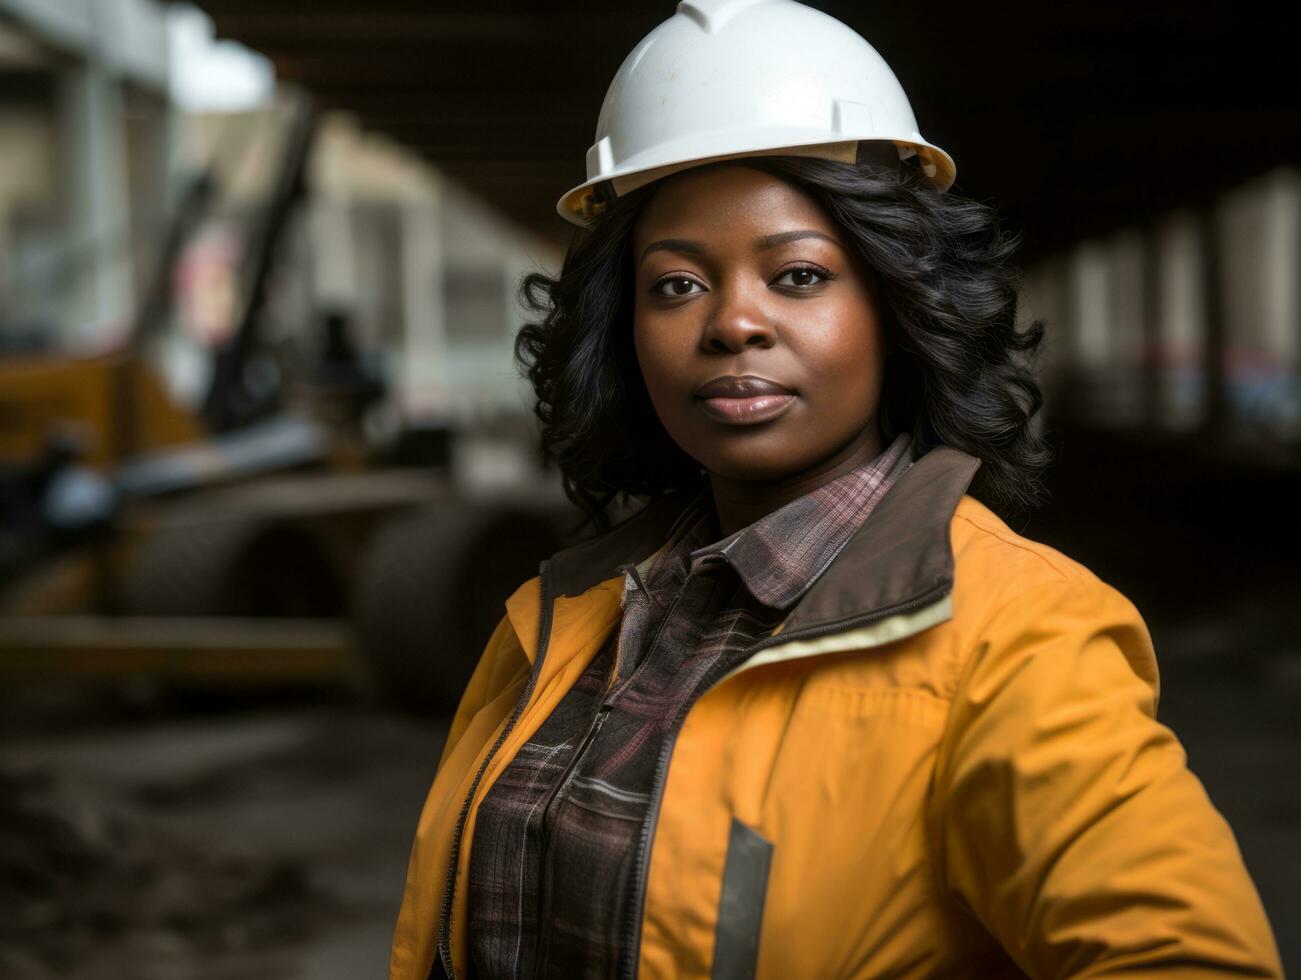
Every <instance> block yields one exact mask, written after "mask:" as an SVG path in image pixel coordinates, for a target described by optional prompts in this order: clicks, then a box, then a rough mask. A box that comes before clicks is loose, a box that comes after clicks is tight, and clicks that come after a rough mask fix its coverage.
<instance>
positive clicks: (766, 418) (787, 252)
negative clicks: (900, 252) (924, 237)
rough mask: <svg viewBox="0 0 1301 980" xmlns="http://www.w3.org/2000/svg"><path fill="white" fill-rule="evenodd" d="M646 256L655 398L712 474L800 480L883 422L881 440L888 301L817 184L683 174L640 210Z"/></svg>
mask: <svg viewBox="0 0 1301 980" xmlns="http://www.w3.org/2000/svg"><path fill="white" fill-rule="evenodd" d="M633 262H634V263H635V264H636V268H635V293H636V303H635V306H634V312H633V340H634V346H635V348H636V352H637V359H638V362H639V364H640V366H641V372H642V377H643V378H644V379H645V382H646V388H647V391H648V393H649V394H650V399H651V403H652V404H653V405H654V407H655V412H656V414H657V415H658V416H659V419H660V422H661V423H662V424H663V425H664V427H665V429H666V430H667V431H668V433H669V435H670V436H671V437H672V438H673V440H674V442H676V443H677V444H678V446H680V447H681V448H682V449H683V451H685V452H686V453H687V454H688V455H690V456H691V457H692V458H693V459H695V460H696V461H697V462H699V463H700V464H701V465H702V466H703V467H705V469H706V470H708V471H709V472H710V473H711V474H713V475H715V476H719V477H724V478H726V479H729V480H746V481H749V480H776V479H781V478H783V477H788V476H792V475H794V474H797V473H800V472H802V471H804V470H808V469H810V468H813V467H816V466H817V465H818V464H819V463H822V462H824V461H827V460H829V459H832V458H833V457H836V456H837V454H838V453H841V452H842V451H844V450H845V448H846V447H847V446H849V445H850V444H851V443H854V442H855V441H856V440H858V441H859V442H861V441H862V439H863V436H864V433H865V430H868V429H869V428H870V432H871V437H872V438H873V439H875V440H877V442H876V444H877V445H879V438H880V437H879V433H878V431H877V422H876V415H877V407H878V405H879V404H880V401H881V383H882V374H883V365H884V353H885V352H884V351H883V349H882V344H883V339H882V330H881V326H880V318H879V316H878V313H877V306H876V303H875V301H874V299H873V296H872V294H871V292H870V291H869V287H868V282H867V280H866V278H865V276H864V274H863V271H862V270H861V269H860V268H859V266H858V264H857V263H856V261H855V259H854V257H853V255H852V253H851V252H850V250H849V249H848V248H847V247H846V246H845V245H844V244H842V243H841V241H840V237H839V232H838V230H837V228H836V227H835V225H834V223H833V222H832V221H831V219H830V218H829V217H828V216H827V215H826V214H825V213H824V212H823V210H822V209H821V207H820V206H819V205H818V204H816V203H815V202H814V201H813V200H812V199H811V198H810V197H808V196H807V195H806V194H804V192H802V191H801V190H799V189H797V188H795V187H793V186H791V185H790V184H787V183H786V182H785V181H783V180H780V179H779V178H777V177H774V176H771V175H769V174H766V173H762V172H761V171H758V170H752V169H750V168H748V167H743V166H735V165H718V166H708V167H703V168H696V169H692V170H687V171H684V172H682V173H679V174H674V175H673V176H671V177H668V178H665V179H664V181H663V185H662V186H661V187H660V188H659V189H658V190H657V191H656V192H655V194H654V196H653V197H652V198H651V200H650V201H649V202H648V203H647V205H646V207H645V208H644V209H643V211H642V213H641V215H640V216H639V218H638V221H637V225H636V227H635V229H634V232H633ZM719 379H722V380H719ZM729 379H732V380H731V381H730V384H731V386H732V390H728V389H729ZM735 379H745V380H741V381H736V380H735ZM711 382H714V383H715V384H714V385H712V386H711V387H714V389H715V390H714V391H712V392H711V391H709V390H704V391H702V388H705V386H707V385H709V384H710V383H711ZM747 384H748V385H749V387H747ZM710 396H712V397H710Z"/></svg>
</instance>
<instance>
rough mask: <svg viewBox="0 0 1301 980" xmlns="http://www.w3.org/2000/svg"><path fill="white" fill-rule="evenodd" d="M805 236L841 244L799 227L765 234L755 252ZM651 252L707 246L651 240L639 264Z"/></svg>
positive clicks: (700, 250) (695, 251)
mask: <svg viewBox="0 0 1301 980" xmlns="http://www.w3.org/2000/svg"><path fill="white" fill-rule="evenodd" d="M804 238H821V239H822V240H823V241H828V242H831V244H833V245H837V246H839V245H840V242H838V241H837V240H836V239H834V238H832V237H831V236H830V235H827V234H824V233H823V232H820V231H814V230H813V229H812V228H799V229H796V230H795V231H781V232H778V233H777V234H775V235H764V236H763V237H762V238H756V239H755V240H754V245H753V248H754V251H755V252H766V251H768V250H769V249H772V248H776V247H777V246H778V245H789V244H790V243H791V242H798V241H800V240H801V239H804ZM651 252H683V253H685V254H687V255H704V254H705V246H704V244H703V243H702V242H696V241H692V240H691V239H689V238H663V239H661V240H660V241H658V242H651V243H650V244H649V245H647V246H646V248H645V249H643V251H642V253H641V258H640V259H638V260H637V264H638V265H641V263H643V262H645V261H646V256H648V255H650V254H651Z"/></svg>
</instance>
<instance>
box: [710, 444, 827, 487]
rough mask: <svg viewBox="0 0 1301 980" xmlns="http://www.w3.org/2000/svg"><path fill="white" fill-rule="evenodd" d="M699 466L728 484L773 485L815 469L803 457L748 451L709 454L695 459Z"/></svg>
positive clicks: (773, 452) (777, 452)
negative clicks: (772, 483) (762, 483)
mask: <svg viewBox="0 0 1301 980" xmlns="http://www.w3.org/2000/svg"><path fill="white" fill-rule="evenodd" d="M696 458H697V460H698V461H699V462H700V465H701V466H703V467H704V468H705V469H706V470H708V471H709V472H710V473H711V474H712V475H714V476H719V477H723V478H724V479H727V480H740V481H756V482H758V481H770V480H780V479H782V478H784V477H788V476H793V475H794V474H796V473H799V472H800V471H801V470H804V469H807V468H808V467H809V466H811V465H812V462H810V461H809V460H808V459H806V458H805V456H804V454H799V455H796V454H795V453H792V452H789V451H787V452H782V451H780V450H772V451H769V452H758V451H755V449H754V447H750V448H749V450H748V451H746V450H742V451H738V452H736V453H726V454H720V453H710V454H708V455H707V456H705V457H704V458H701V457H696Z"/></svg>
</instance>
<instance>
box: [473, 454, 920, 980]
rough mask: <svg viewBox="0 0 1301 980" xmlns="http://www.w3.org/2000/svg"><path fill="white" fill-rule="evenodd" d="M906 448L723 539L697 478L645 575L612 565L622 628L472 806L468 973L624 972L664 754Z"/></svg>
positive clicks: (882, 485)
mask: <svg viewBox="0 0 1301 980" xmlns="http://www.w3.org/2000/svg"><path fill="white" fill-rule="evenodd" d="M910 443H911V440H910V438H909V436H908V434H907V433H903V434H901V435H899V436H898V437H897V438H896V439H895V440H894V442H892V443H891V445H890V446H889V448H888V449H886V450H885V451H884V452H883V453H882V454H881V455H880V456H878V457H877V458H876V459H874V460H872V462H870V463H867V464H865V465H863V466H861V467H859V468H858V469H856V470H854V471H853V472H851V473H848V474H846V475H844V476H842V477H839V478H838V479H836V480H833V481H832V482H830V483H828V484H826V485H824V486H822V487H819V488H818V489H816V490H813V491H811V492H810V493H808V494H806V495H804V496H802V497H800V498H798V499H796V500H793V501H791V502H789V503H787V504H786V505H784V506H783V507H781V508H779V509H778V510H775V511H773V512H772V513H770V514H768V515H766V516H764V517H762V518H760V519H759V520H757V521H755V522H754V523H753V524H751V525H749V526H748V527H744V528H742V529H741V530H739V531H737V532H736V533H734V534H731V535H729V536H727V537H725V538H723V539H722V540H716V539H717V538H718V534H719V531H718V519H717V515H716V513H715V511H714V507H713V500H712V496H711V495H710V493H709V489H708V486H707V485H706V486H705V487H703V488H702V490H701V492H700V493H699V495H698V496H697V497H696V498H695V500H694V501H693V503H692V504H691V506H689V507H688V508H687V510H686V512H685V513H684V514H683V517H682V519H681V520H680V521H679V523H678V525H677V528H676V530H675V532H674V534H671V535H670V543H669V544H668V545H667V546H666V547H665V548H664V549H662V550H661V551H660V552H658V553H657V555H655V556H653V558H652V559H650V560H648V562H644V563H643V567H647V566H648V571H647V572H646V574H645V576H644V577H643V575H642V574H641V572H640V571H639V569H638V567H636V566H632V565H626V566H621V568H620V569H618V570H620V571H623V572H624V576H625V578H624V591H623V615H622V619H621V622H620V626H619V628H618V629H617V630H615V631H613V632H612V633H611V635H610V638H609V640H608V641H607V642H606V643H605V644H604V646H603V647H602V649H601V650H600V651H599V652H598V653H597V655H596V657H595V658H594V659H593V661H592V663H591V664H590V665H589V666H588V668H587V669H586V671H585V672H584V673H583V674H582V676H581V677H580V678H579V679H578V681H577V682H576V683H575V684H574V686H573V687H572V688H571V689H570V690H569V691H568V692H567V693H566V695H565V696H564V697H563V698H562V699H561V701H560V703H559V704H558V705H557V706H556V708H555V710H554V711H553V712H552V713H551V715H550V716H549V717H548V718H547V720H546V721H544V722H543V723H542V725H541V726H540V727H539V728H538V730H537V731H536V732H535V733H534V735H533V737H532V738H531V739H530V740H529V742H528V743H527V744H526V745H524V746H523V747H522V748H521V749H520V751H519V753H518V754H517V755H516V756H515V758H514V759H513V760H512V761H511V762H510V764H509V765H508V766H507V767H506V769H505V771H503V772H502V774H501V775H500V776H499V777H498V779H497V781H496V782H495V783H494V784H493V786H492V788H491V789H490V790H489V791H488V793H487V795H486V796H485V797H484V799H483V801H482V803H481V804H480V807H479V811H478V815H477V817H476V824H475V831H474V834H473V838H472V843H471V853H470V880H469V887H470V892H469V914H470V921H469V937H470V946H471V949H470V957H469V959H470V964H471V971H470V972H471V974H472V975H473V976H475V977H478V978H498V977H518V976H522V975H536V976H546V977H566V978H576V977H608V976H612V975H615V974H616V973H617V972H618V966H619V956H620V952H621V950H622V948H623V945H624V944H625V942H626V940H627V939H628V937H629V934H630V931H631V929H632V928H633V925H632V924H631V919H632V917H633V916H634V915H635V913H636V910H635V909H634V907H633V906H634V904H635V902H636V896H635V895H634V892H633V889H634V887H635V876H636V869H635V868H634V867H633V865H634V862H635V861H636V860H637V856H638V851H639V844H640V833H641V830H642V824H643V823H644V821H645V820H646V816H647V811H648V809H649V808H650V805H651V800H652V797H653V795H654V794H655V793H656V792H657V791H658V787H657V786H656V785H655V780H656V776H657V772H656V770H657V763H658V761H659V757H660V755H661V752H662V751H664V750H665V749H666V747H667V746H668V745H669V744H670V742H671V739H672V738H673V735H674V734H675V733H676V731H677V728H678V727H679V726H680V725H681V723H682V720H683V718H684V717H685V715H686V712H687V710H688V708H690V706H691V704H692V703H693V702H694V701H695V699H696V698H697V697H699V696H700V695H701V694H702V693H704V691H703V688H705V687H706V686H707V684H706V682H707V680H708V678H709V676H710V675H711V674H712V675H714V676H717V673H718V671H720V670H730V669H731V668H732V667H735V666H736V665H737V664H740V663H742V662H743V661H745V660H746V659H747V657H748V656H749V651H750V647H751V646H752V645H753V644H754V643H755V642H756V641H758V640H760V639H762V638H764V637H765V636H768V635H769V634H770V633H771V632H772V630H773V628H774V627H775V626H776V625H777V624H778V623H779V622H781V620H782V619H783V618H785V615H786V612H787V610H789V609H790V608H791V607H792V606H793V605H794V604H795V603H796V601H797V600H798V599H799V598H800V597H801V596H802V595H804V593H805V592H806V591H808V589H809V588H810V587H811V586H812V585H813V583H814V581H816V580H817V578H818V576H820V575H821V574H822V573H823V572H824V571H825V570H826V568H827V566H829V565H830V564H831V562H832V561H833V560H834V559H835V557H836V555H838V554H839V553H840V551H841V549H842V548H843V547H844V546H845V545H846V544H847V543H848V542H849V539H850V538H851V537H853V535H854V532H855V531H857V530H858V528H859V527H860V526H861V525H862V523H863V521H865V520H866V519H867V516H868V514H870V513H871V511H872V508H873V507H874V506H875V505H876V503H877V501H878V500H880V499H881V497H883V496H884V495H885V492H886V491H887V490H888V489H889V488H890V486H891V485H892V484H893V483H894V481H895V480H896V479H897V478H898V476H899V474H900V473H902V472H903V471H904V469H906V468H907V467H908V466H909V465H911V463H912V456H911V452H910V448H911V445H910ZM675 535H676V536H675ZM711 541H712V542H714V543H712V544H710V542H711ZM652 829H653V828H652Z"/></svg>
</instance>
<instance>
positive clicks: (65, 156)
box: [59, 58, 135, 346]
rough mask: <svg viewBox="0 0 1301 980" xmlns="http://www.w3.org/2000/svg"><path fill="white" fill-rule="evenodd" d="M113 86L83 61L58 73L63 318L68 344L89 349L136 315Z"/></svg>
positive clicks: (120, 333)
mask: <svg viewBox="0 0 1301 980" xmlns="http://www.w3.org/2000/svg"><path fill="white" fill-rule="evenodd" d="M120 84H121V83H120V82H119V81H118V80H117V79H116V78H114V77H113V76H112V75H111V74H110V73H109V71H108V70H107V69H106V68H105V66H104V65H102V64H101V63H99V62H98V61H96V60H95V59H94V58H88V59H87V60H85V61H82V62H80V63H77V64H74V65H72V66H70V67H68V68H67V69H65V71H64V73H63V77H62V78H61V79H60V87H59V117H60V137H61V138H60V144H61V146H60V149H61V152H60V154H59V156H60V157H61V159H62V160H63V161H64V168H65V169H64V172H63V173H62V174H61V179H62V181H63V183H64V187H65V195H64V199H65V202H66V208H67V210H66V215H67V228H68V231H69V234H68V245H69V248H68V253H67V254H68V262H67V265H66V266H65V268H66V271H67V277H66V279H65V282H66V285H67V288H66V290H65V293H64V295H65V297H66V299H65V305H64V310H63V318H64V323H65V324H66V329H67V330H68V331H69V333H68V337H67V339H68V340H70V341H72V342H74V343H89V344H92V345H94V346H100V345H102V344H105V343H109V342H112V341H115V340H119V339H121V338H123V337H125V335H126V332H127V330H128V329H129V326H130V322H131V318H132V316H133V315H134V312H135V296H134V288H133V283H132V265H131V259H132V255H131V213H130V190H129V184H128V178H127V159H126V132H125V126H124V118H123V105H122V91H121V88H120ZM110 325H111V326H110Z"/></svg>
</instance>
